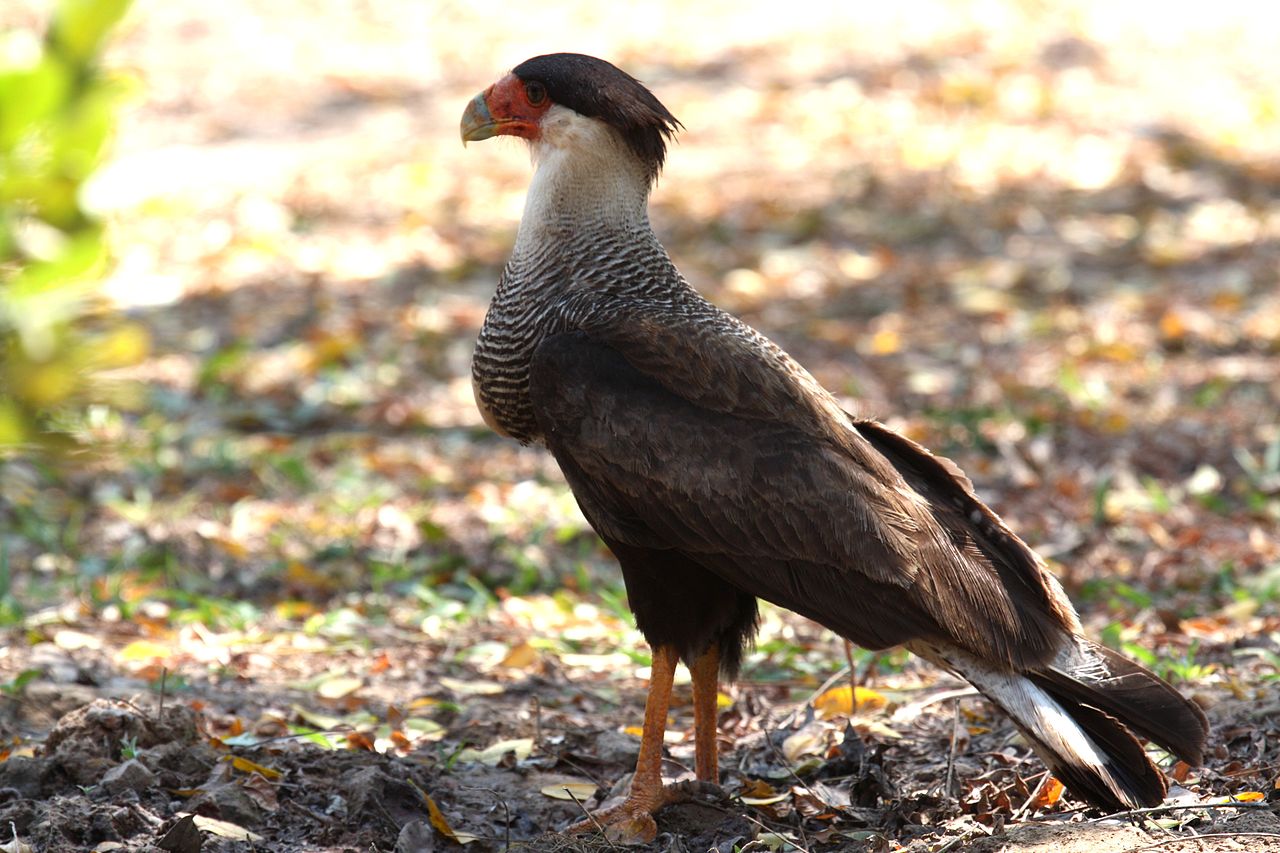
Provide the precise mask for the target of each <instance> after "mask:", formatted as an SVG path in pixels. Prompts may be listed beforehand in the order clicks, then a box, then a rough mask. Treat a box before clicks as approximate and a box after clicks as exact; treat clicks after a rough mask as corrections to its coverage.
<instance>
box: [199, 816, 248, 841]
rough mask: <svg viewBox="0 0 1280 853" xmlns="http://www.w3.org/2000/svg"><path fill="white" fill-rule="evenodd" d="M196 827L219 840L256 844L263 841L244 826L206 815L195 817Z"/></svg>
mask: <svg viewBox="0 0 1280 853" xmlns="http://www.w3.org/2000/svg"><path fill="white" fill-rule="evenodd" d="M195 825H196V829H201V830H204V831H205V832H208V833H210V834H211V835H216V836H218V837H219V838H229V839H231V840H232V841H251V842H253V843H255V844H256V843H258V842H260V841H262V840H263V838H262V836H261V835H259V834H258V833H256V832H250V831H249V830H247V829H245V828H244V827H243V826H237V825H236V824H234V823H231V822H230V821H226V820H218V819H217V818H212V817H205V816H204V815H196V816H195Z"/></svg>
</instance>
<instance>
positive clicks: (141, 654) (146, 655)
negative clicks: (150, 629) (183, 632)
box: [116, 640, 173, 661]
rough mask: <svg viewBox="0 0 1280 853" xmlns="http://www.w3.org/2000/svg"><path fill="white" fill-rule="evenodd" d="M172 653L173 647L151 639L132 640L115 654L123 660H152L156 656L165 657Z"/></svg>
mask: <svg viewBox="0 0 1280 853" xmlns="http://www.w3.org/2000/svg"><path fill="white" fill-rule="evenodd" d="M171 654H173V649H171V648H169V647H168V646H165V645H162V644H160V643H156V642H153V641H151V640H134V641H133V642H132V643H130V644H129V645H127V646H125V647H124V648H123V649H121V650H120V651H119V653H118V654H117V655H116V657H118V658H119V659H120V660H123V661H142V660H146V661H149V660H154V659H156V658H167V657H169V655H171Z"/></svg>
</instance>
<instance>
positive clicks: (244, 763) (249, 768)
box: [228, 755, 281, 779]
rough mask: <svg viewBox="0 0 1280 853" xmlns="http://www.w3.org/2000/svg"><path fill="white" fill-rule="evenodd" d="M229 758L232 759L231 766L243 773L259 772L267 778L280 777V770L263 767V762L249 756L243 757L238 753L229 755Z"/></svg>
mask: <svg viewBox="0 0 1280 853" xmlns="http://www.w3.org/2000/svg"><path fill="white" fill-rule="evenodd" d="M228 760H230V762H231V766H232V767H234V768H235V769H237V770H239V771H240V772H241V773H257V774H258V775H259V776H263V777H265V778H267V779H279V778H280V775H281V774H280V771H279V770H272V769H271V768H270V767H263V766H262V765H261V764H257V763H255V762H252V761H250V760H249V759H247V758H241V757H240V756H238V755H232V756H228Z"/></svg>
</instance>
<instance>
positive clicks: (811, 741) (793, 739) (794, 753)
mask: <svg viewBox="0 0 1280 853" xmlns="http://www.w3.org/2000/svg"><path fill="white" fill-rule="evenodd" d="M823 740H824V739H823V733H822V731H821V730H819V729H818V727H817V726H808V727H806V728H803V729H801V730H800V731H798V732H796V733H795V734H793V735H791V736H790V737H788V738H787V739H786V740H784V741H783V742H782V754H783V755H785V756H786V757H787V760H788V761H791V762H796V761H799V760H800V759H801V758H802V757H803V756H806V755H817V754H818V753H819V752H820V751H821V750H822V746H823Z"/></svg>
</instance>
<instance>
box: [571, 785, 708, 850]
mask: <svg viewBox="0 0 1280 853" xmlns="http://www.w3.org/2000/svg"><path fill="white" fill-rule="evenodd" d="M724 796H725V794H724V791H722V790H721V789H720V786H719V785H717V784H715V783H714V782H703V781H700V780H692V779H691V780H688V781H685V782H676V783H674V784H671V785H663V786H661V787H656V788H647V789H644V790H640V791H636V790H634V789H633V790H632V791H631V793H630V794H629V795H628V796H627V798H626V799H625V800H624V801H623V802H621V803H619V804H618V805H616V806H613V807H612V808H607V809H603V810H601V811H598V812H592V813H591V814H589V815H588V816H587V819H586V820H581V821H578V822H577V823H575V824H573V825H572V826H570V827H569V828H568V829H566V830H565V832H566V833H568V834H570V835H577V834H579V833H584V832H593V831H594V832H602V833H603V834H604V837H605V839H606V840H608V841H610V842H612V843H614V844H647V843H648V842H650V841H652V840H653V839H655V838H656V837H657V836H658V824H657V823H656V822H655V821H654V819H653V816H654V815H655V814H657V813H658V811H660V810H661V809H662V808H664V807H665V806H669V805H672V804H673V803H687V802H690V801H693V800H705V799H709V798H714V799H717V800H723V799H724Z"/></svg>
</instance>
